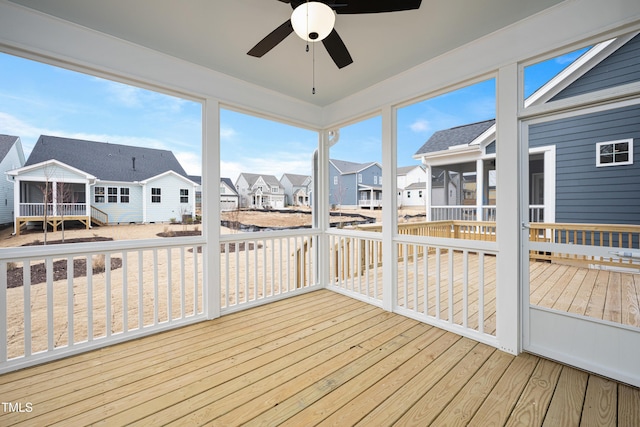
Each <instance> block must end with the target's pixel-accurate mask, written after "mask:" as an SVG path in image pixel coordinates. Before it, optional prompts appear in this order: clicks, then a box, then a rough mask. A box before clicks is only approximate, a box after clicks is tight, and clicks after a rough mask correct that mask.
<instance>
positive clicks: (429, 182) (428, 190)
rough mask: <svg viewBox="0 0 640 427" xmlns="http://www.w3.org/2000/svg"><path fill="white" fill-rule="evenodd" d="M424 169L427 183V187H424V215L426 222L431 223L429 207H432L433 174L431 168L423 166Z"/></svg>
mask: <svg viewBox="0 0 640 427" xmlns="http://www.w3.org/2000/svg"><path fill="white" fill-rule="evenodd" d="M423 164H424V163H423ZM424 167H425V168H426V169H427V170H426V172H427V183H426V184H427V186H426V193H427V194H426V196H427V197H426V198H425V199H426V200H425V203H426V205H425V215H426V216H425V219H426V220H427V221H431V220H432V218H431V205H432V201H431V198H432V192H433V173H432V171H431V166H429V165H426V164H425V165H424Z"/></svg>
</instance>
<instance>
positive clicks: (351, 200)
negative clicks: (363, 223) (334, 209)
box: [329, 159, 382, 209]
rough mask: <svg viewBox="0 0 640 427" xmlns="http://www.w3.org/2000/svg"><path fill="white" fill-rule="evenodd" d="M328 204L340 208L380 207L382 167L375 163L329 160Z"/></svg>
mask: <svg viewBox="0 0 640 427" xmlns="http://www.w3.org/2000/svg"><path fill="white" fill-rule="evenodd" d="M329 203H330V204H331V205H335V206H341V207H354V208H355V207H362V208H370V209H374V208H377V207H382V166H380V164H379V163H377V162H370V163H353V162H347V161H344V160H336V159H330V160H329Z"/></svg>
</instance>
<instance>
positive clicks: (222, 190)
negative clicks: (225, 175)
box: [220, 185, 227, 194]
mask: <svg viewBox="0 0 640 427" xmlns="http://www.w3.org/2000/svg"><path fill="white" fill-rule="evenodd" d="M226 192H227V187H225V186H224V185H221V186H220V194H224V193H226Z"/></svg>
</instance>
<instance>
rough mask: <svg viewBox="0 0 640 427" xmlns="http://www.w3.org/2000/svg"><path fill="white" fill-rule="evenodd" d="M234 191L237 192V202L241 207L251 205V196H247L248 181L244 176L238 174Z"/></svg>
mask: <svg viewBox="0 0 640 427" xmlns="http://www.w3.org/2000/svg"><path fill="white" fill-rule="evenodd" d="M236 191H237V192H238V197H239V202H240V207H241V208H248V207H249V206H251V197H249V192H250V191H251V189H250V188H249V183H248V182H247V180H246V179H245V177H244V176H242V175H240V176H239V177H238V179H237V181H236Z"/></svg>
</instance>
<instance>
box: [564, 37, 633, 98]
mask: <svg viewBox="0 0 640 427" xmlns="http://www.w3.org/2000/svg"><path fill="white" fill-rule="evenodd" d="M638 58H640V34H639V35H637V36H635V37H634V38H633V39H631V40H629V41H628V42H627V43H625V44H624V45H623V46H622V47H620V49H618V50H617V51H615V52H614V53H612V54H611V55H609V56H608V57H607V58H605V59H604V60H603V61H602V62H600V63H599V64H598V65H597V66H595V67H594V68H592V69H591V70H589V71H587V72H586V73H585V74H584V75H583V76H581V77H580V78H579V79H578V80H576V81H575V82H573V83H572V84H570V85H569V86H567V87H566V88H565V89H564V90H563V91H562V92H560V93H559V94H557V95H556V96H555V97H554V98H552V101H556V100H559V99H566V98H570V97H572V96H576V95H582V94H585V93H591V92H594V91H596V90H601V89H606V88H611V87H615V86H620V85H623V84H627V83H633V82H637V81H640V61H638Z"/></svg>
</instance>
